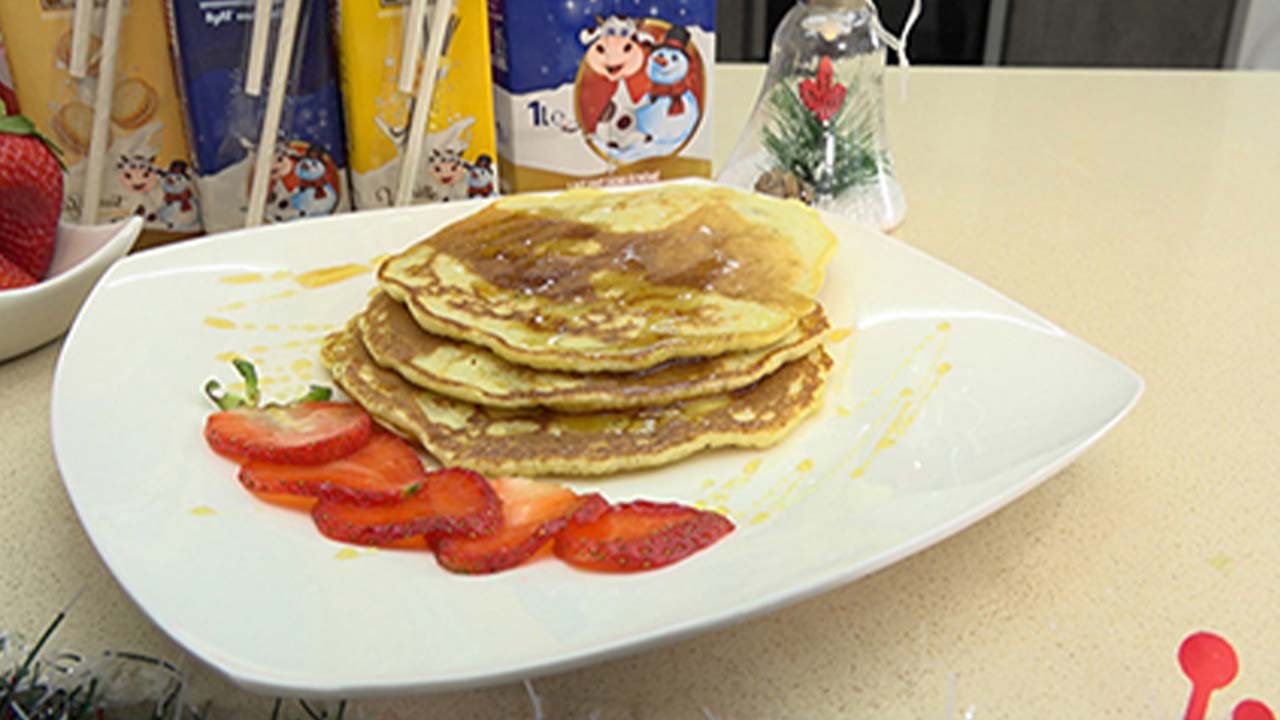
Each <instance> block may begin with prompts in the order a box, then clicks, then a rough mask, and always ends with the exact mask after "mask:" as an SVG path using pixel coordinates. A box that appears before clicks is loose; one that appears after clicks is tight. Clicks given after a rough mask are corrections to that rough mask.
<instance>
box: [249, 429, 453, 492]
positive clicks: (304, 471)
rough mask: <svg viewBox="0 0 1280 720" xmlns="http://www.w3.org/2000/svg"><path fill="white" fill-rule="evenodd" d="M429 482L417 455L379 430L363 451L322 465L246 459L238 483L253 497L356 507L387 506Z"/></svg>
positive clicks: (410, 448)
mask: <svg viewBox="0 0 1280 720" xmlns="http://www.w3.org/2000/svg"><path fill="white" fill-rule="evenodd" d="M426 477H427V473H426V471H425V470H423V469H422V461H421V460H419V459H418V453H416V452H414V449H413V447H412V446H411V445H409V443H407V442H405V441H404V440H401V439H400V438H398V437H396V436H395V435H392V434H391V433H387V432H381V431H377V432H374V433H373V436H372V437H370V438H369V442H367V443H365V445H364V447H362V448H360V449H359V450H356V451H355V452H354V453H352V454H350V455H348V456H346V457H344V458H339V459H337V460H331V461H329V462H327V463H324V464H323V465H285V464H282V463H273V462H266V461H265V460H250V461H249V462H247V463H245V464H244V465H242V466H241V467H240V482H241V484H243V485H244V486H245V487H246V488H248V489H249V490H252V491H253V492H255V493H267V494H275V495H302V496H306V497H318V498H327V499H329V500H339V501H342V502H350V503H356V504H357V505H388V504H390V503H394V502H397V501H399V500H400V499H402V498H403V497H404V496H405V494H406V491H409V490H411V489H413V486H414V485H416V484H418V483H421V482H422V481H423V480H425V479H426Z"/></svg>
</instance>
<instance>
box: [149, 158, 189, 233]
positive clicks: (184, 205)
mask: <svg viewBox="0 0 1280 720" xmlns="http://www.w3.org/2000/svg"><path fill="white" fill-rule="evenodd" d="M160 188H161V189H162V190H163V191H164V204H163V205H161V206H160V209H158V210H156V221H157V222H160V223H164V226H165V227H166V228H168V229H170V230H173V231H175V232H192V231H195V230H199V229H200V203H199V201H198V200H197V199H196V191H195V186H194V184H193V183H192V182H191V173H190V171H189V170H188V169H187V163H186V161H185V160H174V161H173V162H171V163H169V169H168V170H166V171H164V174H163V176H162V177H161V178H160Z"/></svg>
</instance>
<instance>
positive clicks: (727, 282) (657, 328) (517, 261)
mask: <svg viewBox="0 0 1280 720" xmlns="http://www.w3.org/2000/svg"><path fill="white" fill-rule="evenodd" d="M834 248H835V240H834V236H833V235H832V234H831V232H830V230H828V229H827V227H826V226H825V225H823V223H822V221H821V220H820V219H819V217H818V215H817V213H816V212H814V211H813V210H812V209H810V208H807V207H805V206H804V205H802V204H800V203H798V202H795V201H783V200H777V199H774V198H766V197H763V196H759V195H754V194H750V193H744V192H739V191H735V190H730V189H728V188H723V187H717V186H712V185H698V184H675V185H667V186H660V187H656V188H647V189H644V190H640V191H632V192H622V193H617V192H602V191H597V190H572V191H568V192H565V193H560V194H556V195H539V196H516V197H512V198H505V199H502V200H499V201H497V202H495V203H493V204H491V205H489V206H488V207H486V208H485V209H483V210H480V211H479V212H476V213H474V214H472V215H470V216H468V217H466V218H464V219H462V220H459V221H457V222H455V223H453V224H451V225H449V226H447V227H445V228H442V229H441V230H439V231H438V232H436V233H435V234H433V235H432V236H431V237H429V238H427V239H425V240H423V241H421V242H419V243H417V244H415V245H413V246H411V247H410V248H408V249H406V250H405V251H403V252H401V253H399V254H398V255H395V256H393V257H391V258H389V259H388V260H387V261H386V262H384V263H383V264H382V265H381V267H380V268H379V270H378V281H379V284H380V285H381V286H382V288H383V289H384V290H386V291H387V293H389V294H390V295H391V296H392V297H393V298H394V299H396V300H398V301H400V302H402V303H404V304H405V305H406V307H407V308H408V309H409V311H410V312H411V314H412V315H413V318H414V320H415V321H416V322H417V323H418V325H419V326H421V327H422V328H423V329H424V330H426V331H428V332H430V333H433V334H436V335H443V336H446V337H451V338H454V339H458V340H464V341H467V342H471V343H474V344H478V345H481V346H483V347H486V348H488V349H490V350H492V351H493V352H494V353H496V354H497V355H499V356H501V357H502V358H504V359H506V360H508V361H511V362H513V363H517V364H521V365H527V366H530V367H536V368H541V369H547V370H563V371H571V372H600V371H633V370H643V369H647V368H651V367H654V366H656V365H658V364H660V363H662V362H664V361H667V360H671V359H675V358H689V357H707V356H714V355H720V354H723V353H728V352H740V351H748V350H758V349H760V348H764V347H766V346H768V345H771V344H773V343H775V342H777V341H778V340H780V339H781V338H782V337H783V336H785V335H786V334H787V333H788V332H790V331H791V330H792V329H793V328H794V327H795V326H796V324H797V322H798V321H799V320H800V318H802V317H804V316H806V315H808V314H809V313H811V312H812V311H813V310H814V307H815V304H816V303H815V302H814V300H813V297H814V296H815V295H816V293H817V291H818V289H819V287H820V286H821V284H822V276H823V271H824V268H825V265H826V262H827V260H828V259H829V257H830V255H831V253H832V252H833V251H834Z"/></svg>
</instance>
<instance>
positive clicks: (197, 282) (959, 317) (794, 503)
mask: <svg viewBox="0 0 1280 720" xmlns="http://www.w3.org/2000/svg"><path fill="white" fill-rule="evenodd" d="M477 207H478V206H477V205H476V204H471V203H459V204H450V205H444V206H425V207H417V208H413V209H409V210H396V211H385V212H374V213H365V214H360V215H345V216H339V217H335V218H331V219H325V220H319V221H308V222H298V223H294V224H288V225H277V226H272V227H268V228H264V229H258V230H254V231H247V232H236V233H230V234H226V235H222V236H218V237H213V238H209V239H205V240H199V241H191V242H186V243H183V244H179V245H175V246H172V247H169V248H164V249H160V250H154V251H151V252H147V253H143V254H141V255H138V256H135V257H131V258H128V259H126V260H124V261H123V262H121V263H119V264H117V265H116V266H115V267H114V268H112V270H111V271H110V272H109V273H108V274H107V275H106V277H104V279H103V281H102V282H101V283H100V284H99V286H98V287H97V288H96V289H95V291H94V292H93V294H92V295H91V297H90V298H89V300H88V302H87V304H86V306H85V308H84V310H83V312H82V313H81V315H80V317H79V319H78V320H77V321H76V324H75V326H74V327H73V328H72V330H71V333H70V335H69V337H68V339H67V341H66V344H65V347H64V349H63V353H62V357H61V358H60V360H59V364H58V369H57V374H56V377H55V382H54V389H53V407H52V424H53V443H54V449H55V452H56V455H57V461H58V465H59V467H60V469H61V471H62V475H63V478H64V480H65V483H66V486H67V490H68V493H69V494H70V496H71V499H72V501H73V502H74V504H75V507H76V511H77V512H78V513H79V515H80V519H81V522H83V524H84V526H85V528H86V530H87V531H88V534H89V537H90V538H91V539H92V541H93V543H94V545H95V546H96V548H97V549H98V552H99V553H100V554H101V556H102V558H103V560H104V561H105V562H106V564H107V566H108V567H109V568H110V569H111V571H112V572H113V573H114V574H115V576H116V577H117V579H119V581H120V583H121V584H122V585H123V586H124V588H125V590H126V591H127V592H128V593H129V594H130V595H131V596H132V597H133V599H134V600H135V601H136V602H137V603H138V604H139V605H140V606H141V607H142V609H143V610H144V611H145V612H146V613H147V614H148V615H149V616H150V617H151V618H152V619H153V620H154V621H155V622H156V624H158V625H159V626H160V627H161V628H163V629H164V630H165V632H167V633H169V635H171V636H172V637H173V638H174V639H175V640H176V641H177V642H179V643H181V644H182V645H183V646H185V647H186V648H187V649H188V650H190V651H191V652H192V653H194V654H195V655H197V656H198V657H200V658H201V659H203V660H204V661H206V662H208V663H209V664H211V665H213V666H214V667H216V668H218V669H220V670H221V671H223V672H225V673H226V674H227V675H229V676H230V677H231V678H232V679H233V680H235V681H236V682H238V683H240V684H242V685H245V686H247V687H249V688H252V689H255V690H259V691H267V692H287V693H297V694H306V695H322V696H323V695H329V696H349V697H350V696H360V695H376V694H392V693H409V692H421V691H432V690H443V689H446V688H456V687H462V686H470V685H481V684H486V683H495V682H499V681H506V680H512V679H516V678H522V677H528V676H533V675H537V674H540V673H547V672H551V671H555V670H561V669H565V668H569V667H572V666H575V665H580V664H584V663H586V662H588V661H592V660H597V659H601V658H605V657H610V656H616V655H619V654H623V653H625V652H632V651H635V650H638V649H640V648H643V647H646V646H650V645H653V644H655V643H658V642H662V641H667V640H671V639H673V638H677V637H680V636H684V635H688V634H691V633H694V632H698V631H703V630H707V629H709V628H712V627H715V626H719V625H723V624H725V623H729V622H733V621H737V620H741V619H743V618H745V617H748V616H751V615H754V614H758V613H761V612H764V611H767V610H770V609H774V608H778V607H780V606H782V605H785V604H787V603H791V602H794V601H796V600H799V599H801V598H804V597H808V596H811V595H813V594H815V593H818V592H821V591H823V590H827V589H830V588H833V587H836V586H838V585H840V584H843V583H847V582H849V581H851V580H854V579H856V578H858V577H861V576H863V575H866V574H867V573H870V572H872V571H874V570H876V569H878V568H881V567H884V566H885V565H888V564H889V563H892V562H894V561H896V560H900V559H902V558H903V557H906V556H907V555H910V554H911V553H914V552H916V551H918V550H920V549H922V548H924V547H926V546H928V545H930V544H932V543H935V542H938V541H939V540H942V539H943V538H945V537H947V536H949V535H951V534H953V533H955V532H957V531H958V530H960V529H962V528H964V527H966V526H967V525H969V524H971V523H973V522H975V521H977V520H979V519H980V518H982V517H984V516H986V515H988V514H989V513H991V512H993V511H994V510H996V509H997V508H999V507H1001V506H1003V505H1005V504H1007V503H1009V502H1010V501H1012V500H1013V499H1014V498H1016V497H1018V496H1019V495H1021V494H1022V493H1025V492H1027V491H1028V490H1030V489H1031V488H1033V487H1034V486H1035V485H1036V484H1038V483H1039V482H1040V481H1042V480H1044V479H1045V478H1046V477H1048V476H1050V475H1051V474H1052V473H1054V472H1055V471H1057V470H1058V469H1060V468H1062V467H1063V466H1064V465H1066V464H1067V463H1068V462H1070V461H1071V460H1072V459H1073V458H1075V457H1076V456H1077V455H1079V454H1080V453H1081V452H1082V451H1083V450H1084V449H1085V448H1087V447H1088V446H1089V445H1090V444H1092V443H1093V442H1095V441H1096V440H1097V439H1098V438H1099V437H1100V436H1102V434H1103V433H1105V432H1106V431H1107V430H1108V429H1109V428H1110V427H1112V425H1114V424H1115V423H1116V422H1117V421H1118V420H1119V419H1120V418H1121V417H1122V416H1123V415H1124V414H1125V413H1126V412H1127V411H1128V410H1129V409H1130V408H1131V407H1132V406H1133V404H1134V402H1135V401H1136V400H1137V398H1138V396H1139V395H1140V394H1141V391H1142V381H1141V379H1140V378H1139V377H1138V376H1137V375H1135V374H1134V373H1133V372H1131V371H1130V370H1128V369H1127V368H1125V367H1124V366H1122V365H1121V364H1120V363H1118V362H1116V361H1115V360H1113V359H1111V358H1110V357H1108V356H1106V355H1104V354H1103V353H1101V352H1099V351H1098V350H1096V349H1094V348H1092V347H1090V346H1088V345H1086V344H1085V343H1083V342H1081V341H1080V340H1077V339H1075V338H1073V337H1071V336H1069V335H1067V334H1066V333H1064V332H1063V331H1062V330H1060V329H1058V328H1057V327H1055V326H1053V325H1052V324H1050V323H1049V322H1047V321H1045V320H1043V319H1041V318H1039V317H1037V316H1035V315H1034V314H1032V313H1031V312H1029V311H1027V310H1026V309H1024V308H1022V307H1019V306H1018V305H1016V304H1014V303H1013V302H1011V301H1009V300H1007V299H1005V298H1003V297H1001V296H1000V295H998V294H997V293H995V292H993V291H992V290H990V289H988V288H986V287H984V286H983V285H981V284H979V283H977V282H975V281H974V280H972V279H970V278H968V277H965V276H964V275H962V274H960V273H958V272H956V271H954V270H952V269H949V268H948V267H946V266H944V265H942V264H940V263H938V262H936V261H934V260H932V259H930V258H928V257H926V256H925V255H923V254H921V253H919V252H917V251H915V250H913V249H911V248H909V247H907V246H905V245H903V244H901V243H899V242H897V241H895V240H893V239H890V238H888V237H885V236H883V235H879V234H877V233H874V232H872V231H869V230H864V229H860V228H859V227H857V226H854V225H852V224H850V223H848V222H845V221H843V220H841V219H838V218H834V217H832V218H828V221H829V223H830V224H831V226H832V227H833V229H834V230H835V231H836V234H837V235H838V237H839V240H840V247H839V251H838V252H837V254H836V257H835V259H834V261H833V262H832V264H831V267H830V269H829V273H828V281H827V283H826V287H825V288H824V290H823V293H822V299H823V302H824V304H825V305H826V307H827V308H828V312H829V313H830V315H831V318H832V322H833V326H834V327H835V328H837V329H839V328H854V327H856V333H854V335H853V336H852V337H849V338H847V339H844V340H841V341H838V342H831V343H829V349H830V351H831V352H832V355H833V356H834V357H836V359H837V365H836V368H835V370H834V374H833V375H832V379H831V383H830V386H829V388H828V392H827V397H826V403H825V406H824V408H823V410H822V411H821V413H820V414H819V415H818V416H817V417H815V418H813V419H811V420H810V421H808V422H807V423H806V424H805V425H803V426H802V427H801V428H800V429H799V430H798V431H797V432H795V433H794V434H793V435H792V436H791V437H790V438H789V439H788V440H787V441H786V442H785V443H784V444H783V445H781V446H779V447H777V448H775V449H772V450H769V451H722V452H715V453H709V454H704V455H702V456H700V457H696V458H693V459H690V460H688V461H684V462H681V463H677V464H675V465H672V466H670V467H667V468H664V469H661V470H657V471H652V472H644V473H634V474H631V475H627V476H621V477H616V478H612V479H608V480H601V481H597V482H594V483H592V482H580V483H576V484H577V485H579V486H590V487H592V488H593V489H598V490H600V491H602V492H603V493H605V494H606V495H607V496H608V497H609V498H611V499H614V500H619V499H625V498H630V497H646V498H654V499H666V498H671V499H678V500H682V501H688V502H694V501H701V502H703V503H707V504H712V505H722V506H724V507H725V508H727V510H728V511H729V513H730V514H731V516H732V517H733V518H734V520H735V521H736V522H737V523H738V530H737V531H736V532H734V533H733V534H731V535H730V536H729V537H728V538H726V539H725V540H723V541H721V542H720V543H718V544H717V545H715V546H714V547H712V548H711V549H709V550H707V551H705V552H703V553H701V554H698V555H696V556H694V557H693V558H691V559H689V560H687V561H685V562H683V563H680V564H678V565H675V566H673V567H670V568H666V569H663V570H660V571H657V572H650V573H645V574H638V575H633V576H609V575H599V574H591V573H586V572H580V571H575V570H573V569H570V568H569V567H567V566H565V565H562V564H561V563H558V562H555V561H553V560H546V561H542V562H538V563H536V564H533V565H531V566H528V567H524V568H520V569H517V570H515V571H512V572H507V573H503V574H499V575H496V576H490V577H480V578H473V577H461V576H456V575H450V574H448V573H446V572H444V571H442V570H441V569H439V568H438V567H437V566H436V564H435V561H434V559H433V558H432V557H431V556H430V555H427V554H425V553H413V552H404V551H401V552H395V551H381V552H373V551H368V550H353V549H351V548H348V547H345V546H343V545H341V544H339V543H335V542H332V541H329V540H327V539H325V538H323V537H321V536H320V535H319V534H318V533H317V532H316V531H315V529H314V528H313V527H312V524H311V520H310V518H309V517H307V516H306V515H305V514H301V513H294V512H290V511H287V510H284V509H281V508H278V507H274V506H269V505H265V504H263V503H260V502H258V501H256V500H255V499H254V498H253V497H252V496H250V495H249V494H248V493H246V492H244V491H243V490H242V489H241V488H240V486H239V484H238V483H237V482H236V480H235V467H234V466H233V465H232V464H231V463H229V462H227V461H225V460H222V459H220V458H218V457H216V456H214V454H213V453H211V452H210V451H209V450H208V449H207V448H206V447H205V445H204V442H203V440H202V438H201V428H202V422H203V418H204V417H205V415H206V413H208V412H209V410H210V408H209V406H208V405H207V403H206V401H205V400H204V398H203V397H202V396H201V393H200V387H201V384H202V383H203V382H204V380H205V379H206V378H208V377H209V376H211V375H217V376H220V377H222V378H223V379H224V380H228V379H233V375H232V370H231V367H230V365H229V364H228V363H226V362H225V359H226V357H227V354H228V353H242V354H244V355H246V356H250V357H252V358H255V359H256V360H257V361H258V363H259V366H260V367H261V368H262V370H263V372H264V374H265V376H266V377H267V378H268V384H267V386H266V391H267V393H268V394H269V395H271V396H274V397H286V396H289V395H291V394H293V393H294V392H296V391H297V390H299V389H301V388H302V386H303V385H304V384H305V383H306V382H312V381H326V380H327V377H326V376H325V375H324V372H323V370H322V369H320V368H319V366H318V363H317V342H318V339H319V338H320V337H321V336H322V335H323V334H324V332H325V331H326V330H327V329H329V328H335V327H338V326H340V325H341V324H342V323H343V322H344V321H345V320H346V319H347V318H348V317H349V316H350V315H352V314H353V313H355V312H356V311H357V310H359V309H360V308H361V307H362V306H363V303H364V301H365V299H366V296H367V292H368V291H369V289H370V287H371V284H372V283H371V278H370V275H369V272H368V268H369V266H370V264H371V263H372V262H373V260H374V258H375V257H376V256H378V255H380V254H383V253H386V252H389V251H394V250H396V249H399V248H401V247H402V246H404V245H406V244H407V243H409V242H411V241H414V240H416V239H418V238H420V237H422V236H423V235H424V234H426V233H427V232H429V231H431V230H432V229H433V228H435V227H437V226H439V225H441V224H443V223H445V222H448V221H450V220H453V219H455V218H457V217H459V216H461V215H463V214H465V213H467V212H470V211H472V210H474V209H476V208H477ZM342 266H346V268H345V269H343V267H342ZM325 268H328V270H322V271H321V272H315V271H317V270H321V269H325ZM334 268H337V269H334ZM308 273H310V274H308ZM348 275H349V277H347V278H346V279H345V280H340V278H342V277H344V276H348Z"/></svg>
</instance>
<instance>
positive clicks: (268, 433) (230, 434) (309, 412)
mask: <svg viewBox="0 0 1280 720" xmlns="http://www.w3.org/2000/svg"><path fill="white" fill-rule="evenodd" d="M372 433H373V421H372V420H370V419H369V415H368V414H367V413H365V411H364V410H362V409H360V408H359V407H358V406H356V405H352V404H350V403H337V402H304V403H300V404H298V405H288V406H280V405H269V406H267V407H262V408H256V407H238V408H234V409H232V410H223V411H221V412H216V413H213V414H212V415H210V416H209V418H208V420H206V421H205V426H204V437H205V440H206V441H207V442H208V443H209V447H211V448H213V449H214V451H215V452H218V453H220V454H222V455H225V456H227V457H229V458H233V459H236V460H266V461H268V462H274V463H287V464H290V465H319V464H321V463H327V462H330V461H331V460H336V459H338V458H341V457H345V456H347V455H350V454H351V453H353V452H355V451H356V450H359V449H360V448H361V447H363V446H364V444H365V443H366V442H368V441H369V436H370V435H371V434H372Z"/></svg>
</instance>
